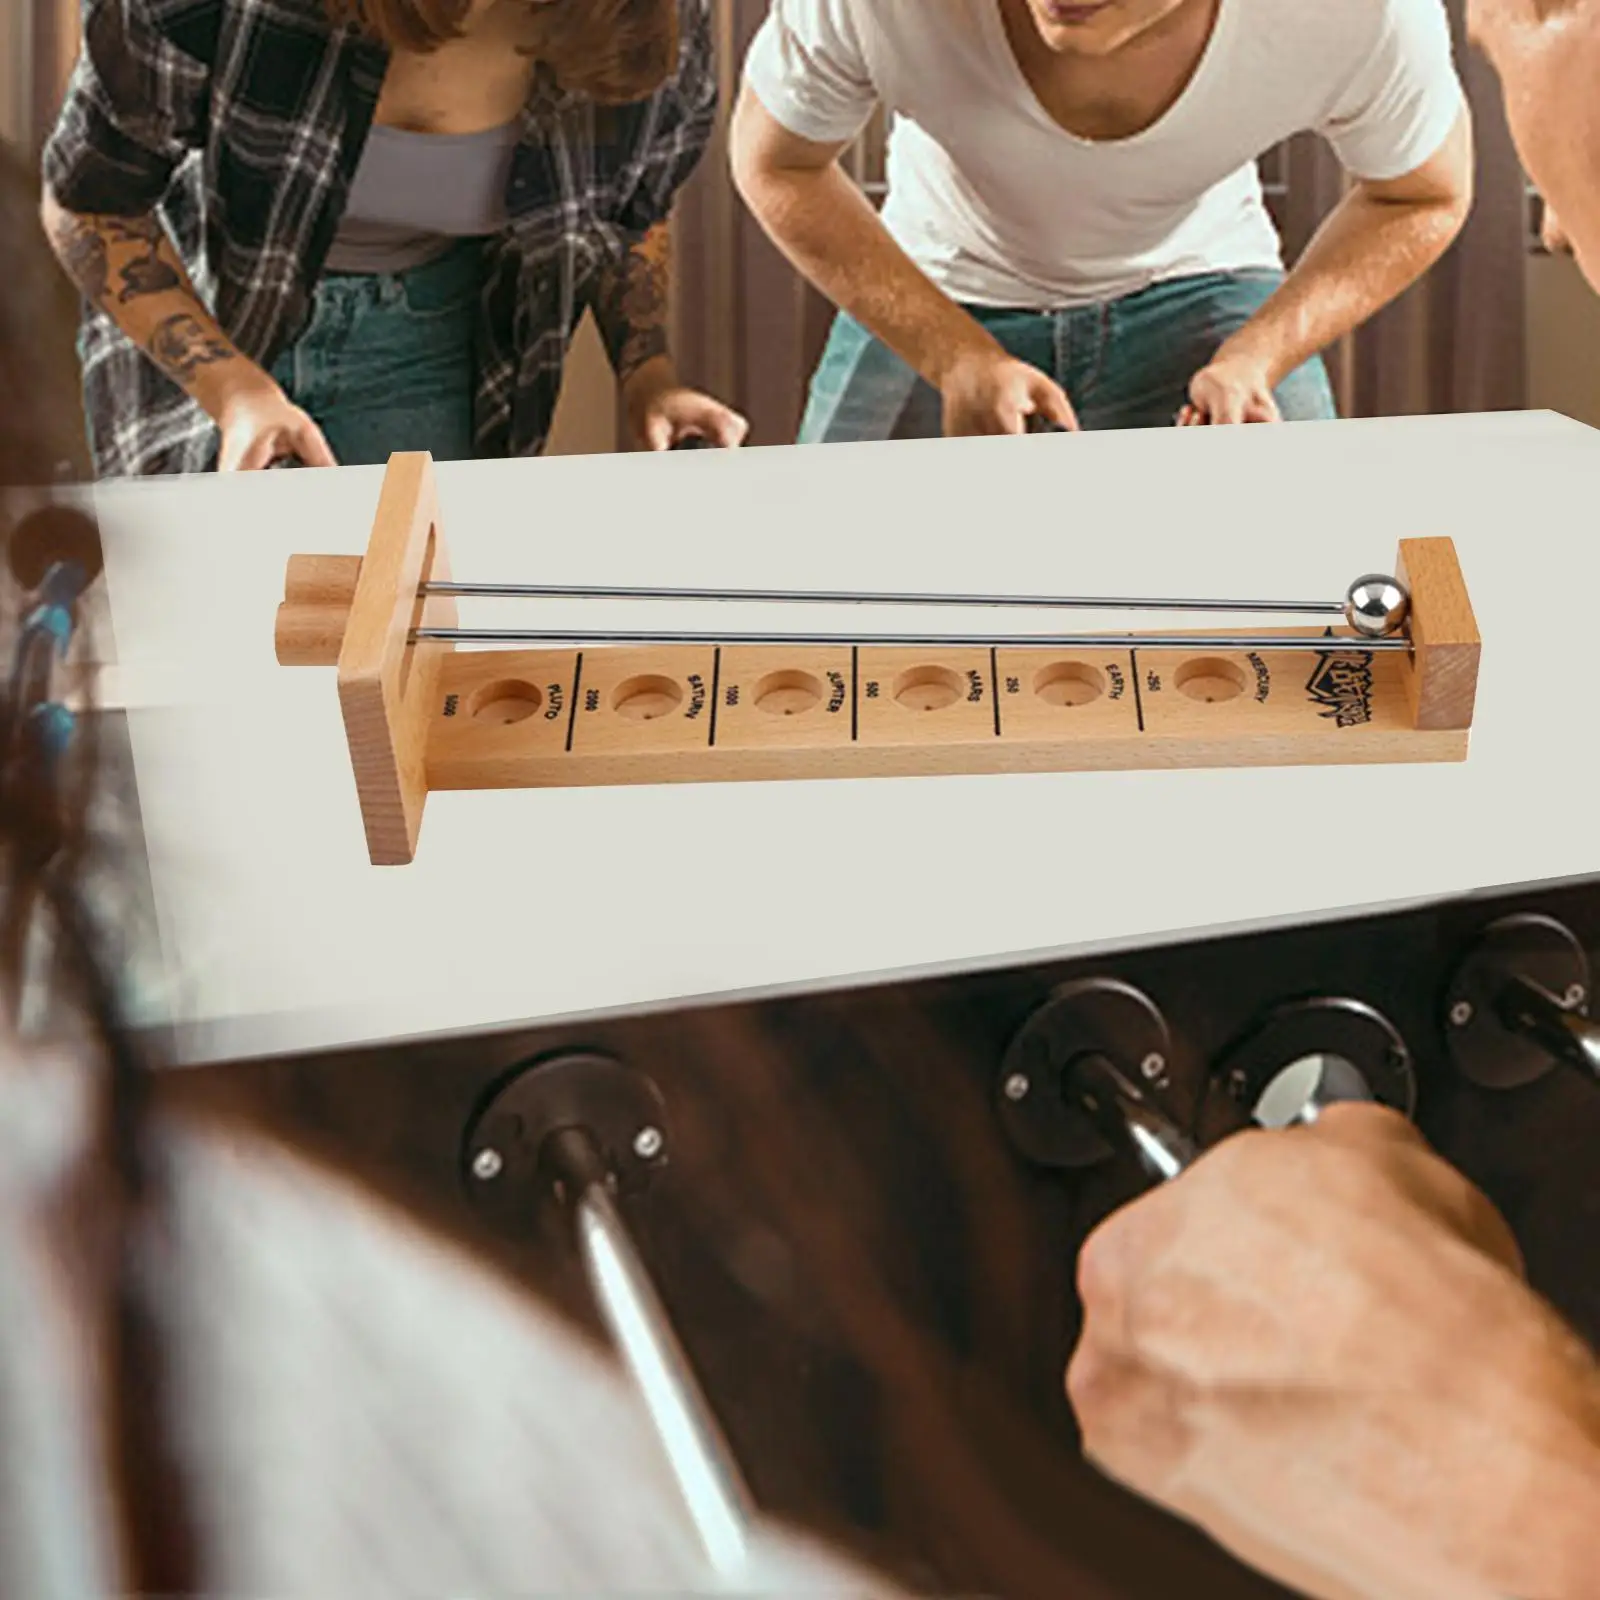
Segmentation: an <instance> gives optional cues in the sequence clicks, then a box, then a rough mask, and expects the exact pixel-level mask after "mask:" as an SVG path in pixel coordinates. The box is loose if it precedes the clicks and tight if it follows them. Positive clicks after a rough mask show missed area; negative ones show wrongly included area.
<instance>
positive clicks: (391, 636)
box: [339, 451, 456, 866]
mask: <svg viewBox="0 0 1600 1600" xmlns="http://www.w3.org/2000/svg"><path fill="white" fill-rule="evenodd" d="M448 577H449V568H448V563H447V560H446V557H445V550H444V539H443V536H442V534H441V532H440V529H439V507H438V496H437V490H436V487H435V483H434V473H433V458H432V457H431V456H430V455H428V454H427V453H426V452H425V451H411V452H406V453H396V454H395V455H392V456H390V458H389V465H388V467H387V469H386V470H385V472H384V477H383V489H382V492H381V493H380V495H379V497H378V510H377V515H376V516H375V517H374V518H373V523H372V537H371V539H370V540H369V541H368V544H367V553H366V556H365V557H364V558H363V559H362V562H361V567H360V574H359V576H358V578H357V580H356V586H355V593H354V596H353V598H352V599H351V602H350V611H349V616H348V618H347V620H346V623H345V629H344V642H343V644H342V645H341V647H340V651H339V705H340V708H341V710H342V711H343V713H344V725H345V736H346V739H347V740H348V742H349V746H350V762H351V766H352V767H353V769H354V771H355V779H356V793H357V795H358V797H359V800H360V804H361V818H362V823H363V826H364V827H365V829H366V835H367V851H368V854H369V856H370V857H371V859H372V862H373V865H374V866H401V865H404V864H406V863H408V862H409V861H411V860H412V859H413V858H414V857H415V855H416V849H417V835H418V832H419V831H420V829H421V827H422V809H423V805H424V804H425V802H426V800H427V798H428V781H427V766H426V745H427V731H428V723H429V720H430V712H431V710H432V708H433V702H434V696H435V690H436V688H437V685H438V680H439V669H440V665H441V662H442V660H443V657H444V655H445V654H446V653H447V652H448V651H449V650H450V649H451V644H450V642H449V641H447V640H423V641H421V642H419V643H416V644H412V643H411V642H410V633H411V630H412V629H413V628H415V627H418V626H420V625H422V624H423V622H424V620H426V623H427V625H428V626H433V627H454V626H456V607H455V603H454V601H452V600H450V599H448V598H447V597H443V596H431V597H429V598H428V599H427V600H426V602H424V600H423V597H422V596H421V595H419V594H418V592H417V591H418V588H419V586H420V585H421V584H423V583H424V582H426V581H428V580H429V579H430V578H433V579H438V580H440V581H444V580H445V579H447V578H448Z"/></svg>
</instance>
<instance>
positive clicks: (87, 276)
mask: <svg viewBox="0 0 1600 1600" xmlns="http://www.w3.org/2000/svg"><path fill="white" fill-rule="evenodd" d="M42 215H43V221H44V227H45V232H46V234H47V236H48V237H49V240H50V243H51V246H52V248H53V249H54V251H55V254H56V259H57V260H58V261H60V263H61V265H62V267H63V268H64V269H65V270H66V272H67V275H68V276H69V277H70V278H71V279H72V281H73V283H74V284H76V286H77V287H78V289H79V291H80V292H81V293H82V295H83V296H84V298H85V299H86V300H88V301H89V302H90V304H92V305H94V306H97V307H99V308H100V309H101V310H103V311H105V312H106V313H107V314H108V315H109V316H110V317H111V318H112V320H113V321H114V322H115V323H116V324H117V326H118V327H119V328H121V329H122V331H123V332H124V333H125V334H126V335H127V336H128V337H129V338H130V339H131V340H132V341H133V342H134V343H135V344H136V345H138V347H139V348H140V349H141V350H143V351H144V352H145V354H146V355H147V356H149V358H150V359H151V360H152V361H154V362H155V364H156V365H157V366H158V367H160V368H161V370H162V371H163V372H164V373H166V374H167V376H168V377H169V378H171V379H172V380H173V381H174V382H175V383H177V384H179V385H181V386H182V387H183V388H184V389H185V390H186V391H187V392H188V393H189V394H191V395H193V396H194V398H195V399H196V400H197V401H198V402H199V403H200V404H201V405H202V406H203V407H204V408H205V410H206V411H207V412H209V413H210V414H211V415H212V416H213V417H216V416H218V415H219V414H220V412H221V410H222V408H223V405H224V404H225V401H226V399H227V397H228V395H229V394H230V393H232V392H233V391H234V390H235V389H236V388H237V387H238V385H239V384H240V383H241V382H242V381H249V380H250V379H251V378H255V379H257V380H259V378H260V376H261V374H260V369H259V368H257V367H255V366H254V364H253V363H251V362H249V361H248V360H247V359H246V358H245V357H244V356H243V355H241V354H240V353H239V351H238V350H237V349H236V348H235V347H234V345H233V343H232V341H231V340H229V339H228V338H227V336H226V335H225V334H224V333H223V331H222V329H221V328H220V327H218V325H217V323H216V322H215V321H214V320H213V318H212V317H211V315H210V313H208V312H207V310H206V308H205V306H204V305H203V304H202V303H201V300H200V296H199V295H198V294H197V293H196V292H195V288H194V284H193V283H192V282H191V281H190V278H189V275H188V273H187V272H186V271H185V269H184V266H183V262H182V261H181V260H180V258H179V256H178V253H177V251H176V250H175V249H174V248H173V245H172V241H171V239H170V238H169V237H168V236H167V231H166V229H165V228H164V227H163V226H162V223H161V220H160V218H159V217H157V216H156V215H154V213H152V214H150V215H149V216H144V217H108V216H83V215H79V214H78V213H76V212H71V211H66V210H64V209H62V207H60V206H59V205H57V204H56V203H55V201H54V200H53V199H52V198H50V197H49V196H47V197H46V199H45V203H44V208H43V213H42Z"/></svg>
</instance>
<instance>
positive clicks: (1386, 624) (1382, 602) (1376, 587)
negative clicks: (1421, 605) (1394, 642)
mask: <svg viewBox="0 0 1600 1600" xmlns="http://www.w3.org/2000/svg"><path fill="white" fill-rule="evenodd" d="M1410 608H1411V596H1410V595H1408V594H1407V593H1406V591H1405V589H1404V588H1403V587H1402V586H1401V585H1400V584H1398V583H1396V582H1395V580H1394V579H1393V578H1386V577H1384V576H1383V575H1382V574H1381V573H1368V574H1367V576H1366V577H1364V578H1357V579H1356V581H1355V582H1354V583H1352V584H1351V585H1350V592H1349V593H1348V594H1347V595H1346V596H1345V601H1344V615H1345V620H1346V621H1347V622H1348V623H1349V624H1350V626H1351V627H1352V628H1354V629H1355V631H1356V632H1357V633H1359V634H1360V635H1361V636H1362V637H1363V638H1366V639H1382V638H1384V637H1385V636H1386V635H1388V634H1391V633H1393V632H1395V630H1396V629H1397V628H1399V626H1400V624H1401V623H1402V622H1404V621H1405V620H1406V613H1407V611H1409V610H1410Z"/></svg>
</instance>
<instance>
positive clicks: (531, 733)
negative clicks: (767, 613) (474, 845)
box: [426, 634, 1468, 789]
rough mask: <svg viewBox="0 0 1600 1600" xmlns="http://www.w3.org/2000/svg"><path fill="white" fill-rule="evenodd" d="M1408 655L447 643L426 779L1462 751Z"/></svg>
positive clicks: (901, 773)
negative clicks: (1412, 699)
mask: <svg viewBox="0 0 1600 1600" xmlns="http://www.w3.org/2000/svg"><path fill="white" fill-rule="evenodd" d="M1294 636H1295V635H1291V637H1294ZM1305 637H1307V638H1308V639H1313V640H1314V639H1316V638H1317V635H1315V634H1308V635H1305ZM1198 642H1199V641H1197V643H1198ZM1407 672H1408V668H1407V663H1406V661H1405V658H1404V657H1403V656H1398V655H1379V656H1363V655H1355V654H1351V653H1348V652H1344V653H1340V652H1337V651H1334V652H1330V653H1323V652H1320V651H1317V650H1314V649H1309V648H1308V649H1307V650H1305V651H1298V650H1297V651H1293V652H1287V651H1285V652H1277V651H1274V652H1271V653H1264V654H1261V655H1238V654H1226V653H1217V654H1212V653H1208V652H1206V651H1205V650H1204V647H1203V643H1201V644H1200V648H1198V649H1197V650H1196V652H1195V653H1194V654H1193V655H1190V654H1187V653H1179V652H1176V651H1168V650H1163V651H1148V650H1147V651H1144V652H1140V651H1137V650H1127V651H1115V652H1111V651H1097V652H1094V653H1086V654H1082V655H1068V654H1066V653H1063V652H1060V651H1050V650H1039V649H1031V648H1030V649H1021V650H1017V649H997V650H971V651H960V652H951V653H949V654H942V655H941V654H938V653H933V652H924V651H917V650H911V649H901V648H898V647H896V648H881V647H879V648H871V649H858V650H849V649H841V650H838V651H836V652H833V653H831V654H830V653H827V652H823V651H815V652H811V653H809V654H808V653H804V652H796V651H787V652H785V651H779V650H771V649H763V648H759V647H750V648H721V649H718V648H713V647H710V646H707V647H705V648H703V649H697V648H692V647H690V648H670V649H669V648H662V649H659V650H645V649H638V650H635V649H620V648H618V649H599V650H586V651H570V650H569V651H554V650H528V651H510V650H504V651H502V650H496V651H486V652H481V653H480V652H476V651H473V652H457V653H455V654H453V655H452V656H450V657H449V658H448V659H447V660H446V662H445V664H444V667H443V670H442V671H441V674H440V679H439V684H438V688H437V691H436V694H435V701H436V704H435V707H434V714H433V718H432V721H431V722H430V724H429V727H428V731H427V744H426V750H427V756H426V768H427V781H428V787H429V788H430V789H514V788H552V787H572V786H574V785H578V786H582V785H606V784H622V783H714V782H740V781H753V780H784V779H801V778H885V777H912V776H934V775H939V774H950V773H966V772H971V773H1001V772H1076V771H1094V770H1106V769H1133V768H1146V767H1197V766H1205V767H1233V766H1294V765H1303V764H1322V765H1327V764H1346V763H1361V762H1412V761H1459V760H1461V759H1462V758H1463V757H1465V755H1466V752H1467V740H1468V733H1467V731H1466V730H1465V729H1428V730H1419V729H1417V728H1416V727H1414V726H1413V725H1412V721H1411V710H1410V703H1409V700H1408V696H1407V686H1406V677H1407Z"/></svg>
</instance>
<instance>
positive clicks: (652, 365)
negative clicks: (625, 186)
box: [594, 222, 749, 450]
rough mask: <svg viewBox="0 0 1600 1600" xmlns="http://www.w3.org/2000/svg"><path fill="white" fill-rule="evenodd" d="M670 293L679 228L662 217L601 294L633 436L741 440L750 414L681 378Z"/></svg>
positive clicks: (666, 444)
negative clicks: (671, 332) (672, 345)
mask: <svg viewBox="0 0 1600 1600" xmlns="http://www.w3.org/2000/svg"><path fill="white" fill-rule="evenodd" d="M671 300H672V231H671V225H670V224H669V223H665V222H663V223H659V224H657V225H656V226H655V227H653V228H651V229H650V231H649V232H648V233H646V234H645V235H644V236H643V237H642V238H641V239H640V240H639V241H638V242H637V243H636V244H635V245H634V246H633V247H632V248H631V249H630V250H629V251H628V253H627V255H626V256H624V257H623V259H622V261H621V262H620V263H619V264H618V265H617V266H615V267H613V268H611V269H610V270H608V271H607V272H605V273H603V274H602V276H601V279H600V283H599V286H598V290H597V292H596V294H595V298H594V313H595V320H596V322H597V323H598V324H599V327H600V335H601V337H602V339H604V341H605V346H606V352H607V354H608V355H609V356H610V357H611V366H612V370H613V371H614V372H615V373H616V375H617V383H618V385H619V387H620V388H621V391H622V400H623V406H624V409H625V410H626V412H627V416H628V424H629V427H630V428H631V429H632V431H633V435H634V439H635V441H636V442H637V443H639V444H641V445H642V446H643V447H644V448H645V449H647V450H667V449H671V448H672V447H674V446H675V445H679V444H682V443H683V442H684V441H685V440H686V439H690V438H698V439H702V440H705V441H708V442H709V443H711V444H717V445H725V446H733V445H738V444H742V443H743V442H744V437H745V435H746V433H748V432H749V424H748V423H746V421H745V420H744V418H743V417H741V416H739V415H737V413H735V412H733V411H730V410H729V409H728V408H727V407H726V406H724V405H721V404H719V403H718V402H717V401H715V400H713V399H712V398H711V397H710V396H709V395H704V394H699V393H697V392H696V391H695V390H693V389H687V388H685V387H684V386H683V385H682V384H681V383H679V382H678V375H677V371H676V369H675V368H674V366H673V364H672V357H671V354H670V353H669V351H668V346H667V316H668V313H669V311H670V309H671Z"/></svg>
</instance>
